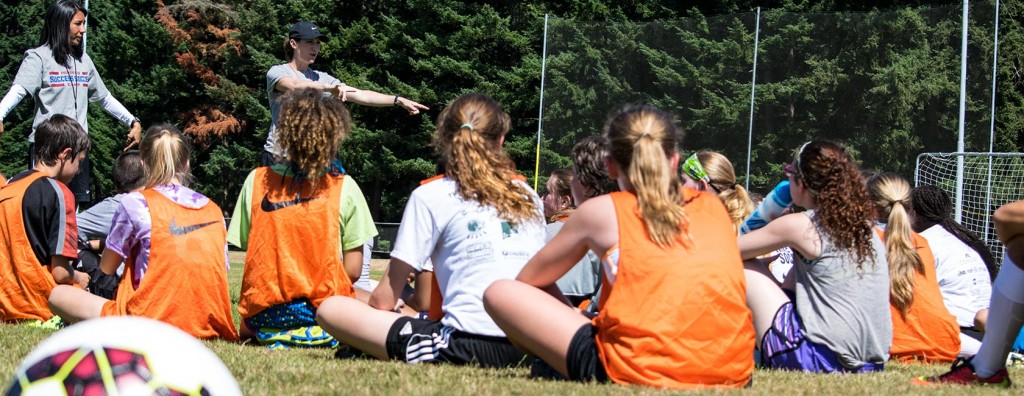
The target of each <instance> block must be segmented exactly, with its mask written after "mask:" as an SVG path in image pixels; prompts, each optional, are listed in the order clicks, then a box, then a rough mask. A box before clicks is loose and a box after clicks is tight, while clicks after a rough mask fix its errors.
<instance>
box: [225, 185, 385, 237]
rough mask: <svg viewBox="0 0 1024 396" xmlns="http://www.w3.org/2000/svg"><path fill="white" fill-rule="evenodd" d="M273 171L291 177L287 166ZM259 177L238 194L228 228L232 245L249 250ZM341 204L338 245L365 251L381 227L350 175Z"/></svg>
mask: <svg viewBox="0 0 1024 396" xmlns="http://www.w3.org/2000/svg"><path fill="white" fill-rule="evenodd" d="M270 169H271V170H273V171H274V172H276V173H277V174H279V175H284V176H290V174H289V173H290V172H289V171H288V167H287V166H284V165H274V166H273V167H271V168H270ZM255 175H256V171H255V170H254V171H252V172H249V176H248V177H246V178H245V184H243V185H242V191H241V192H240V193H239V194H238V203H237V204H236V205H235V212H234V214H233V215H232V216H231V225H230V226H228V243H230V244H232V245H235V246H238V247H240V248H242V249H248V247H249V228H250V227H252V213H251V212H250V210H251V209H252V190H253V185H254V183H255V178H256V176H255ZM338 205H340V206H339V208H340V210H339V214H340V217H339V218H338V222H339V223H341V240H340V241H338V243H339V244H341V251H342V252H344V251H346V250H351V249H356V248H362V246H363V244H365V243H366V242H367V241H369V240H370V238H373V237H374V236H376V235H377V226H376V225H374V224H373V217H372V216H371V215H370V208H369V207H367V206H366V198H364V197H363V191H362V190H360V189H359V185H358V184H356V181H355V179H353V178H352V176H350V175H345V179H344V180H343V181H342V184H341V202H339V203H338ZM311 242H312V241H311Z"/></svg>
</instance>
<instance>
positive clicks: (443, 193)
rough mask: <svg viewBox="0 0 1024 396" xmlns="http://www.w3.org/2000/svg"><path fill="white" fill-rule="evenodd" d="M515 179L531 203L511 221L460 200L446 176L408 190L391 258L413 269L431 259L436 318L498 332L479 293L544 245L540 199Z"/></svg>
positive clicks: (419, 268) (473, 330)
mask: <svg viewBox="0 0 1024 396" xmlns="http://www.w3.org/2000/svg"><path fill="white" fill-rule="evenodd" d="M516 183H520V184H521V185H522V186H523V187H524V188H525V189H526V190H527V191H529V196H528V197H523V199H530V200H532V201H533V202H534V205H535V207H536V208H537V210H536V213H535V214H534V215H533V216H531V217H530V218H528V219H523V220H521V221H520V222H519V224H516V225H515V226H512V225H510V224H509V223H508V222H507V221H505V220H503V219H502V218H500V217H499V216H498V213H497V211H496V210H495V209H494V208H493V207H489V206H481V205H480V204H479V203H477V202H476V201H466V200H463V199H462V198H461V197H459V195H458V190H457V187H456V184H455V182H454V181H453V180H451V179H449V178H447V177H446V178H441V179H437V180H434V181H431V182H428V183H426V184H424V185H422V186H420V187H418V188H417V189H416V190H414V191H413V192H412V195H411V196H410V197H409V202H408V203H407V204H406V206H405V213H403V214H402V223H401V225H400V226H399V227H398V236H397V237H396V238H395V247H394V249H393V250H392V251H391V257H392V258H396V259H399V260H402V261H404V262H406V263H408V264H409V265H411V266H412V267H413V268H415V269H416V270H417V271H422V270H428V269H429V267H428V265H429V264H430V263H431V262H432V263H433V267H434V268H433V269H434V275H435V276H436V277H437V283H438V286H440V289H441V295H442V299H443V304H442V306H441V308H442V310H443V311H444V317H443V318H442V319H441V323H442V324H444V325H446V326H451V327H453V328H455V329H456V330H459V331H464V332H467V333H472V334H476V335H485V336H499V337H504V336H505V333H504V332H502V331H501V329H500V328H498V326H497V325H495V324H494V321H493V320H492V319H491V317H490V316H489V315H487V312H485V311H484V306H483V293H484V290H485V289H487V287H488V286H490V285H491V283H494V281H496V280H499V279H515V277H516V276H517V275H519V271H520V270H521V269H522V268H523V266H524V265H525V264H526V262H527V261H528V260H529V259H530V258H531V257H533V255H534V254H535V253H537V251H538V250H540V248H541V247H542V246H544V214H543V213H542V208H541V202H540V198H538V197H537V194H536V193H535V192H533V190H532V189H530V188H529V186H528V185H527V184H526V183H522V182H518V181H517V182H516Z"/></svg>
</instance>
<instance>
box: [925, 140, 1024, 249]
mask: <svg viewBox="0 0 1024 396" xmlns="http://www.w3.org/2000/svg"><path fill="white" fill-rule="evenodd" d="M959 158H963V170H964V171H963V184H962V186H963V188H962V194H963V195H962V198H961V204H960V205H959V207H960V209H959V210H960V224H963V225H964V227H967V228H968V229H970V230H971V231H974V233H975V234H977V235H978V237H980V238H981V240H983V241H985V243H986V244H987V245H988V246H989V248H991V249H992V253H993V255H994V256H995V257H996V261H997V262H998V261H999V260H1001V259H1002V257H1003V245H1002V244H1000V243H999V239H997V238H996V232H995V227H994V225H993V224H992V213H993V212H995V210H996V209H997V208H999V207H1000V206H1002V205H1004V204H1007V203H1010V202H1013V201H1018V200H1021V199H1024V189H1022V188H1021V186H1022V185H1024V153H923V154H921V155H919V156H918V157H917V170H916V172H915V175H914V185H915V186H923V185H927V184H933V185H935V186H938V187H940V188H942V189H943V190H945V191H946V193H948V194H949V196H950V198H952V199H953V202H954V209H953V211H954V213H952V215H953V218H954V219H955V218H956V217H957V216H956V215H957V213H955V212H956V210H957V209H956V207H957V206H956V196H957V194H956V187H957V163H958V162H959V161H958V159H959Z"/></svg>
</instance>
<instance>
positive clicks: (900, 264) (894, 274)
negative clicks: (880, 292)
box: [868, 173, 924, 316]
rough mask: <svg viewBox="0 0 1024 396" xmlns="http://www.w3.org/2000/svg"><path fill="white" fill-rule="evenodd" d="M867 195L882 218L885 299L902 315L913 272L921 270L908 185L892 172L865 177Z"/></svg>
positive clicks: (911, 296)
mask: <svg viewBox="0 0 1024 396" xmlns="http://www.w3.org/2000/svg"><path fill="white" fill-rule="evenodd" d="M868 194H869V195H870V196H871V199H872V201H874V202H875V205H876V206H877V208H878V211H879V214H880V215H884V217H885V218H886V229H885V249H886V257H887V259H888V262H889V284H890V288H889V301H890V303H891V304H892V305H893V306H894V307H896V309H898V310H899V311H900V314H902V315H904V316H905V315H906V314H907V311H909V310H910V307H911V306H912V305H913V304H914V272H915V271H916V272H917V273H921V274H923V273H924V263H923V262H922V261H921V256H920V255H918V254H917V249H916V248H915V246H914V237H913V230H912V229H911V226H910V216H909V215H908V214H907V209H906V207H907V205H909V204H910V184H909V183H907V181H906V180H904V179H903V178H902V177H900V176H898V175H896V174H894V173H882V174H879V175H876V176H874V177H872V178H871V179H869V180H868Z"/></svg>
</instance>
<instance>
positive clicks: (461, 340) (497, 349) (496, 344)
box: [384, 317, 526, 367]
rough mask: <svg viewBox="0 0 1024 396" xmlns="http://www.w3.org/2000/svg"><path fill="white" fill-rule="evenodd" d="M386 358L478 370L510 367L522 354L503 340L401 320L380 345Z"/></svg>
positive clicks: (438, 324) (523, 357) (522, 359)
mask: <svg viewBox="0 0 1024 396" xmlns="http://www.w3.org/2000/svg"><path fill="white" fill-rule="evenodd" d="M384 344H385V345H384V346H385V348H386V349H387V351H388V358H391V359H395V360H403V361H405V362H408V363H442V362H443V363H450V364H457V365H475V366H480V367H514V366H520V365H523V364H525V363H526V354H525V353H523V351H520V350H519V348H516V347H515V346H513V345H512V343H511V342H509V341H508V339H507V338H505V337H490V336H482V335H476V334H470V333H466V332H462V331H458V330H455V328H453V327H449V326H445V325H443V324H441V322H440V321H429V320H423V319H414V318H410V317H402V318H399V319H398V320H396V321H395V323H394V324H393V325H391V329H390V330H388V337H387V339H386V340H385V341H384Z"/></svg>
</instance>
